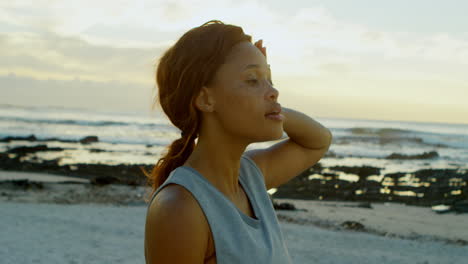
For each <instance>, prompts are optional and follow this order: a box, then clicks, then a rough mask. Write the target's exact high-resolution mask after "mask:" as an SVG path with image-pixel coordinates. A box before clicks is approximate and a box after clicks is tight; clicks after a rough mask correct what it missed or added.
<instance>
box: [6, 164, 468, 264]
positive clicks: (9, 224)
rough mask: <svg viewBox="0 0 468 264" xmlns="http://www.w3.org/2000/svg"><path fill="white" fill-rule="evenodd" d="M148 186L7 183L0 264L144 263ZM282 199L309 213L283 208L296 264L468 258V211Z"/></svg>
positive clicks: (283, 222) (458, 260)
mask: <svg viewBox="0 0 468 264" xmlns="http://www.w3.org/2000/svg"><path fill="white" fill-rule="evenodd" d="M0 175H3V177H6V176H5V175H9V173H8V172H1V171H0ZM9 176H11V175H9ZM23 176H24V175H23ZM29 176H30V177H34V175H29ZM36 176H47V175H36ZM49 176H52V177H55V176H54V175H49ZM35 179H38V178H35ZM67 180H68V179H67ZM146 190H147V189H145V188H144V187H131V186H117V185H107V186H102V187H97V186H92V185H90V184H78V183H76V184H71V183H67V184H58V183H54V182H44V183H43V188H42V189H35V188H31V189H28V190H21V189H14V188H13V189H11V188H6V187H5V186H3V187H0V212H1V221H0V245H1V246H0V263H7V264H8V263H144V251H143V245H144V244H143V243H144V223H145V216H146V209H147V207H146V205H145V203H144V202H143V201H142V195H143V194H144V192H145V191H146ZM276 201H277V202H292V203H294V204H295V206H296V207H297V208H299V209H306V210H308V211H307V212H306V211H285V210H278V211H276V212H277V216H278V219H279V220H280V226H281V229H282V232H283V234H284V237H285V239H286V244H287V246H288V249H289V251H290V254H291V257H292V258H293V261H294V263H412V264H414V263H464V262H465V261H466V259H467V257H468V245H467V244H466V243H464V242H463V241H465V240H466V239H467V238H468V234H467V230H468V228H467V227H468V214H459V215H456V214H444V215H438V214H435V213H433V212H432V211H431V210H430V208H423V207H414V206H404V205H401V204H375V203H373V204H372V207H373V209H366V208H358V207H350V206H356V203H350V202H324V201H306V200H290V199H276ZM349 220H352V221H358V222H360V223H362V224H363V225H364V227H365V229H364V230H363V231H353V230H346V229H345V228H344V227H342V226H341V223H342V222H344V221H349Z"/></svg>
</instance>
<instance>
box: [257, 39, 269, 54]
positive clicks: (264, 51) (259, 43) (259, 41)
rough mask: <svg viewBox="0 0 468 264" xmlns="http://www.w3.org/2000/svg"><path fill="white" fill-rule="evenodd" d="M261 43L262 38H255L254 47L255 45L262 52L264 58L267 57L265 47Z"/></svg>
mask: <svg viewBox="0 0 468 264" xmlns="http://www.w3.org/2000/svg"><path fill="white" fill-rule="evenodd" d="M262 45H263V39H260V40H257V42H255V47H257V48H258V49H259V50H260V51H261V52H262V53H263V55H265V58H266V57H267V54H266V47H262Z"/></svg>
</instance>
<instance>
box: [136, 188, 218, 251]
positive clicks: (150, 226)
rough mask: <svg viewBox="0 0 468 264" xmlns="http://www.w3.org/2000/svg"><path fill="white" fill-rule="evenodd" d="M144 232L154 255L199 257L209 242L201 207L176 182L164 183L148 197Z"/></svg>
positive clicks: (207, 227) (206, 225) (206, 223)
mask: <svg viewBox="0 0 468 264" xmlns="http://www.w3.org/2000/svg"><path fill="white" fill-rule="evenodd" d="M145 233H146V234H147V235H148V236H147V239H148V241H147V243H148V247H149V248H151V250H156V251H157V252H156V253H155V254H156V255H164V254H166V253H167V254H169V252H170V253H171V254H179V253H180V254H182V255H183V254H188V255H191V256H192V257H193V258H197V257H199V258H200V259H201V260H203V259H204V257H205V253H206V250H207V247H208V242H209V226H208V222H207V220H206V218H205V215H204V214H203V211H202V209H201V207H200V206H199V204H198V202H197V201H196V200H195V198H194V197H193V196H192V194H191V193H190V192H189V191H188V190H187V189H185V188H184V187H183V186H180V185H177V184H168V185H166V186H164V188H163V189H161V191H160V192H158V194H157V195H156V196H155V197H154V199H153V200H152V202H151V204H150V205H149V207H148V213H147V219H146V231H145ZM155 245H158V248H157V249H155V247H154V246H155ZM187 249H191V250H190V252H187V251H186V250H187ZM165 252H166V253H165Z"/></svg>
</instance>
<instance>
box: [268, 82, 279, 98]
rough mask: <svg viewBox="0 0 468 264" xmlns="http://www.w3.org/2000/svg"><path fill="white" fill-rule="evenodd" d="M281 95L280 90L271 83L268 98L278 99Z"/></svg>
mask: <svg viewBox="0 0 468 264" xmlns="http://www.w3.org/2000/svg"><path fill="white" fill-rule="evenodd" d="M278 96H279V91H278V90H277V89H276V88H275V87H273V85H270V89H269V90H268V98H271V99H278Z"/></svg>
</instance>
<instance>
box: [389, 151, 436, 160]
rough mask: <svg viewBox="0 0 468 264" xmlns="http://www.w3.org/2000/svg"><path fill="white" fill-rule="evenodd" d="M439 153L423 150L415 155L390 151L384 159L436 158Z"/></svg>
mask: <svg viewBox="0 0 468 264" xmlns="http://www.w3.org/2000/svg"><path fill="white" fill-rule="evenodd" d="M438 157H439V153H437V151H430V152H424V153H422V154H416V155H404V154H399V153H392V154H390V155H388V156H387V157H385V158H386V159H433V158H438Z"/></svg>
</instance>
